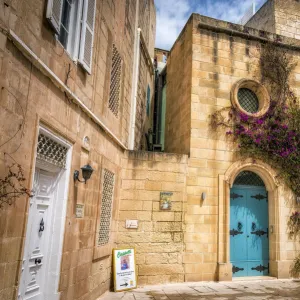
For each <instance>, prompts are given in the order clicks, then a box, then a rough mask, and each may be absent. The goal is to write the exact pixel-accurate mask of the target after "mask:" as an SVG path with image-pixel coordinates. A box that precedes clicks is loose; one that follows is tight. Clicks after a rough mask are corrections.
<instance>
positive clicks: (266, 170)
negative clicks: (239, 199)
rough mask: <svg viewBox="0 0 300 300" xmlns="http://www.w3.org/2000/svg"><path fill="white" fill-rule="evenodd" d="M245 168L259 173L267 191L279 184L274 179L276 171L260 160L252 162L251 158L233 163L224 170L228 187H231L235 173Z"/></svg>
mask: <svg viewBox="0 0 300 300" xmlns="http://www.w3.org/2000/svg"><path fill="white" fill-rule="evenodd" d="M245 170H247V171H252V172H254V173H256V174H257V175H259V176H260V178H261V179H262V180H263V182H264V183H265V186H266V189H267V191H268V192H270V191H272V190H274V189H276V187H277V186H279V182H278V180H277V179H276V172H275V171H274V170H273V169H272V168H271V167H270V166H269V165H267V164H266V163H264V162H262V161H255V162H253V160H252V159H251V160H250V159H247V160H244V161H237V162H235V163H233V164H232V165H231V166H230V167H229V168H228V169H227V171H226V172H225V175H224V180H225V181H227V182H228V183H229V185H230V187H232V185H233V182H234V180H235V178H236V177H237V175H238V174H239V173H240V172H242V171H245Z"/></svg>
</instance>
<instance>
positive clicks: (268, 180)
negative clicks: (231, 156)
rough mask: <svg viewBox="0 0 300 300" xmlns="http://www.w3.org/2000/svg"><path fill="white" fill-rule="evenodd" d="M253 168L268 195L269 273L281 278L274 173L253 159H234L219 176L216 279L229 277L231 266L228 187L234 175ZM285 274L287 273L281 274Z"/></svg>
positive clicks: (277, 188) (266, 165)
mask: <svg viewBox="0 0 300 300" xmlns="http://www.w3.org/2000/svg"><path fill="white" fill-rule="evenodd" d="M245 170H247V171H252V172H254V173H256V174H257V175H259V176H260V177H261V179H262V180H263V181H264V183H265V186H266V190H267V191H268V197H269V228H272V229H271V232H272V234H270V275H271V276H274V277H281V274H280V253H281V244H280V229H279V227H280V226H279V223H280V219H279V217H280V214H279V203H278V190H279V188H281V185H280V184H279V182H278V180H277V178H276V175H277V174H276V172H275V170H274V169H272V168H271V167H270V166H269V165H268V164H266V163H264V162H262V161H260V160H257V161H253V159H246V160H240V161H237V162H234V163H233V164H232V165H231V166H230V167H229V168H228V169H227V170H226V172H225V174H222V175H219V210H218V211H219V212H218V217H219V218H218V223H219V226H218V227H219V230H218V276H219V281H223V280H231V279H232V265H231V263H230V238H229V230H230V228H229V226H230V224H229V223H230V222H229V219H230V188H231V187H232V185H233V183H234V180H235V178H236V177H237V176H238V174H239V173H240V172H242V171H245ZM284 277H286V276H284Z"/></svg>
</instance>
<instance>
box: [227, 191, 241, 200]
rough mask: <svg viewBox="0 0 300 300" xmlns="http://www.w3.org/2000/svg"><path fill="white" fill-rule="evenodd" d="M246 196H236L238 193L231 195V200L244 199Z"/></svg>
mask: <svg viewBox="0 0 300 300" xmlns="http://www.w3.org/2000/svg"><path fill="white" fill-rule="evenodd" d="M243 197H244V196H243V195H239V194H236V193H232V194H230V198H231V199H233V200H234V199H237V198H243Z"/></svg>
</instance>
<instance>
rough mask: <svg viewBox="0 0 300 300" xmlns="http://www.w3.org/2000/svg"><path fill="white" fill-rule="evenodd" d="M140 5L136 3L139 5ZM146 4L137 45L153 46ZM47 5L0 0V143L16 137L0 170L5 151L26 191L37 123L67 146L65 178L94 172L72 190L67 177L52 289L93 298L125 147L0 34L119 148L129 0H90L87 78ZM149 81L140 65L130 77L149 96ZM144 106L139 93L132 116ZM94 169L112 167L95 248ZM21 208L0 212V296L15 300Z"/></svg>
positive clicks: (127, 97)
mask: <svg viewBox="0 0 300 300" xmlns="http://www.w3.org/2000/svg"><path fill="white" fill-rule="evenodd" d="M125 2H126V3H125ZM140 2H142V3H144V1H140ZM147 3H148V4H147V5H145V6H144V10H146V11H147V12H148V13H147V14H145V13H143V14H142V15H139V14H138V15H139V17H140V18H142V19H143V22H146V23H147V24H148V25H149V24H151V25H153V26H151V28H152V29H151V30H148V32H147V41H146V47H153V43H154V38H155V37H154V34H155V8H154V2H153V1H148V2H147ZM46 4H47V1H42V0H37V1H35V0H30V1H21V2H20V1H14V0H13V1H3V0H0V7H1V9H0V26H1V31H0V144H1V145H2V144H3V143H4V142H5V141H7V140H9V139H10V138H11V137H12V136H14V135H15V134H16V135H15V138H13V139H12V140H9V142H8V143H6V144H5V145H4V146H3V147H1V149H0V174H1V177H2V175H3V174H5V172H6V171H7V166H8V165H9V164H10V163H11V162H12V160H11V159H10V158H9V157H8V156H4V152H6V153H10V154H11V156H12V157H13V159H14V160H16V161H17V162H18V163H20V164H21V165H22V167H23V169H24V175H25V177H26V178H27V179H28V180H27V182H26V185H27V186H28V188H30V187H31V184H32V183H31V180H30V178H32V177H33V175H32V174H33V172H34V161H35V157H34V156H35V148H36V140H37V129H38V126H39V124H44V125H46V126H47V127H48V128H49V129H50V130H52V131H54V132H55V133H57V134H58V135H60V136H62V137H63V138H65V139H66V140H68V141H69V142H70V143H71V144H72V146H73V152H72V162H71V177H72V175H73V171H74V170H75V169H77V170H78V169H80V167H82V166H83V165H85V164H87V163H89V164H90V165H91V166H92V167H93V168H94V173H93V176H92V177H91V179H90V180H89V182H88V183H87V184H86V185H83V184H78V185H76V187H74V183H73V179H72V178H70V181H69V183H70V187H69V195H68V203H67V216H66V221H65V236H64V245H63V254H62V264H61V276H60V284H59V292H61V299H62V300H66V299H70V300H71V299H72V300H74V299H80V300H83V299H96V298H98V297H99V296H100V295H101V294H102V293H104V292H105V291H107V290H108V289H109V287H110V286H111V248H112V247H113V246H114V245H115V244H114V242H115V237H116V235H115V233H116V231H117V228H118V226H117V225H118V224H117V223H116V219H117V217H118V216H117V212H118V211H117V208H118V201H119V192H120V188H121V181H120V179H121V174H122V172H121V168H122V167H121V165H122V158H123V157H124V156H123V155H124V151H123V150H122V148H121V147H120V146H118V144H117V143H116V142H115V141H113V140H112V138H110V137H109V136H108V135H107V134H105V132H104V131H103V130H102V129H101V128H100V127H99V126H98V125H96V124H95V123H94V122H93V121H92V120H91V119H90V118H89V117H88V116H87V115H86V114H85V113H84V112H83V111H81V109H80V108H79V107H78V106H77V105H75V104H73V103H72V101H70V100H69V99H68V98H67V96H66V95H65V94H64V93H63V92H61V91H60V90H59V89H58V88H57V87H56V86H55V85H54V84H53V83H52V81H50V79H49V78H47V77H46V76H45V75H43V74H42V73H41V72H40V71H39V70H38V69H37V68H36V67H35V66H33V65H32V64H31V63H30V61H29V60H28V59H27V58H26V57H25V56H24V55H23V54H22V53H21V52H20V51H19V50H18V49H17V48H16V47H15V45H14V44H13V43H12V42H11V41H10V40H9V39H8V38H7V33H6V31H7V30H9V29H11V30H13V31H14V32H15V33H16V34H17V35H18V36H19V37H20V38H21V39H22V40H23V41H24V43H25V44H26V45H28V47H29V48H30V49H31V50H32V51H33V52H34V53H35V54H36V55H37V57H38V58H40V60H41V61H42V62H44V63H45V64H46V65H47V66H48V67H49V68H50V69H51V70H52V71H53V72H54V73H55V74H56V75H57V76H58V77H59V79H60V80H62V82H64V83H66V85H67V86H68V87H69V88H70V89H71V91H72V92H73V93H74V94H76V95H77V96H78V97H79V98H80V100H81V101H82V102H83V103H84V104H85V105H86V106H87V107H88V108H89V109H90V110H91V111H92V112H93V113H94V114H95V115H96V116H97V117H98V118H99V119H101V120H102V121H103V123H104V124H105V125H106V126H107V127H108V128H109V129H110V130H111V131H112V132H113V133H114V134H115V135H116V136H117V137H118V138H119V139H120V140H121V141H122V142H123V143H124V144H125V145H127V141H128V129H129V120H130V105H131V96H132V87H131V84H132V69H133V59H134V53H133V44H134V35H135V25H136V22H135V17H136V1H131V0H130V1H123V0H113V1H111V0H103V1H101V0H99V1H97V10H96V21H95V36H94V44H93V46H94V48H93V65H92V74H91V75H88V74H87V73H86V72H85V71H84V70H83V69H82V67H81V66H80V65H79V64H77V63H74V62H73V61H72V60H71V58H70V56H69V55H68V53H67V52H66V51H65V50H64V48H63V47H62V45H61V44H60V43H59V42H58V40H57V39H56V38H55V35H54V32H53V30H52V29H51V28H50V26H49V24H48V22H47V20H46V19H45V5H46ZM150 6H151V7H150ZM150 18H152V19H151V20H150ZM146 29H147V28H146V27H145V30H146ZM113 44H115V45H116V47H117V49H118V51H119V53H120V55H121V57H122V87H121V89H122V93H121V95H122V97H121V100H120V110H119V116H118V118H116V117H115V116H114V115H113V113H112V112H111V111H110V109H109V107H108V97H109V86H110V70H111V49H112V45H113ZM145 50H147V49H145ZM153 51H154V49H152V50H151V51H150V52H151V53H152V55H153ZM69 70H70V72H68V71H69ZM67 74H68V75H67ZM152 79H153V78H152V77H151V75H150V70H149V68H144V70H143V76H142V77H141V78H140V81H139V84H140V87H141V89H142V86H144V87H143V90H144V91H146V90H147V85H148V84H149V85H150V87H151V90H152V91H153V90H154V89H153V80H152ZM145 101H146V98H145V94H143V95H142V97H141V98H140V101H139V102H138V107H137V109H138V110H139V111H140V110H141V109H142V110H143V111H144V110H145ZM139 106H141V108H140V107H139ZM23 116H25V126H24V130H23V128H21V130H19V128H20V125H21V123H22V121H23ZM141 128H143V126H139V129H141ZM18 130H19V131H18ZM142 130H144V128H143V129H142ZM137 133H138V134H140V133H139V132H137ZM142 135H143V134H142ZM85 136H88V137H89V138H90V147H89V149H87V148H86V147H85V146H84V144H83V138H84V137H85ZM103 168H108V169H110V170H112V171H113V172H114V173H115V175H116V182H115V194H114V205H113V207H114V211H113V221H112V227H111V235H110V243H109V245H108V246H107V247H97V243H96V240H97V237H98V230H99V228H97V224H98V223H97V222H98V221H99V216H100V213H99V206H100V204H101V189H100V186H101V172H102V170H103ZM76 203H80V204H84V206H85V216H84V218H82V219H76V218H75V213H74V212H75V205H76ZM147 203H148V202H147V201H145V205H144V207H142V208H141V211H139V217H140V218H141V219H143V220H145V222H146V220H148V219H151V218H150V217H149V216H148V214H149V213H148V210H149V206H147ZM28 205H29V204H28V199H24V198H21V199H18V200H17V202H16V203H15V204H14V205H13V206H11V207H8V208H5V209H4V210H3V209H1V210H0V278H1V280H0V298H1V299H5V300H10V299H15V298H16V294H17V290H18V285H19V279H20V272H21V268H20V266H21V261H22V259H23V247H24V240H25V233H26V224H27V217H28ZM147 213H148V214H147ZM145 230H146V224H145ZM153 240H161V237H159V236H154V237H153ZM99 248H101V249H99Z"/></svg>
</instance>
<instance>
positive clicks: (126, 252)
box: [113, 248, 137, 292]
mask: <svg viewBox="0 0 300 300" xmlns="http://www.w3.org/2000/svg"><path fill="white" fill-rule="evenodd" d="M113 264H114V269H113V271H114V289H115V292H121V291H125V290H130V289H134V288H136V287H137V276H136V266H135V249H134V248H122V249H113Z"/></svg>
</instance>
